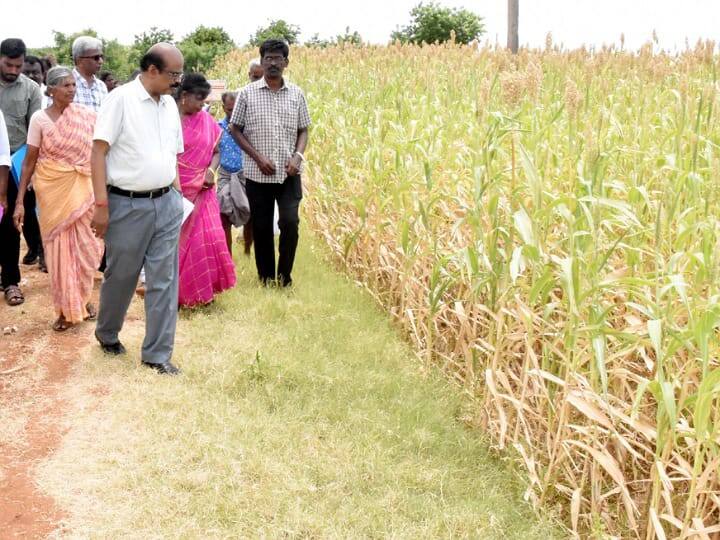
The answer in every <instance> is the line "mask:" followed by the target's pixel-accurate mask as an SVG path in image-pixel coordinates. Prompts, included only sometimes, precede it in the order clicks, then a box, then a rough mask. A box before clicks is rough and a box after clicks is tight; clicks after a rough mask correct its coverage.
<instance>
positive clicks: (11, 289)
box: [5, 285, 25, 306]
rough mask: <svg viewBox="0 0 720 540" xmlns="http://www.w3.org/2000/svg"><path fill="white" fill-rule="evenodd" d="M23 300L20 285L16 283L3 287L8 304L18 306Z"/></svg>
mask: <svg viewBox="0 0 720 540" xmlns="http://www.w3.org/2000/svg"><path fill="white" fill-rule="evenodd" d="M24 301H25V297H24V296H23V293H22V291H21V290H20V287H18V286H17V285H8V286H7V287H5V302H7V305H8V306H19V305H20V304H22V303H23V302H24Z"/></svg>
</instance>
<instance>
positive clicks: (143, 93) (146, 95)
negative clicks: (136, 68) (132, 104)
mask: <svg viewBox="0 0 720 540" xmlns="http://www.w3.org/2000/svg"><path fill="white" fill-rule="evenodd" d="M141 77H142V74H140V75H138V76H137V77H135V79H134V80H133V81H132V82H131V83H130V84H133V85H135V86H134V87H133V89H134V90H135V94H136V95H137V97H138V99H139V100H140V101H146V100H148V99H149V100H150V101H152V102H153V103H155V100H154V99H153V97H152V96H151V95H150V92H148V91H147V90H146V89H145V87H144V86H143V83H142V81H141V80H140V78H141ZM167 97H169V96H160V99H159V100H158V101H157V104H158V105H166V99H165V98H167Z"/></svg>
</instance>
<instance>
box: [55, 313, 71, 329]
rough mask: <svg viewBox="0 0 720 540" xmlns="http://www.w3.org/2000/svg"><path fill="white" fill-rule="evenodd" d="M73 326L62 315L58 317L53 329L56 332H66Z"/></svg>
mask: <svg viewBox="0 0 720 540" xmlns="http://www.w3.org/2000/svg"><path fill="white" fill-rule="evenodd" d="M71 326H72V324H70V323H69V322H67V321H66V320H65V317H64V316H63V315H60V316H59V317H58V319H57V321H55V323H54V324H53V326H52V329H53V330H55V331H56V332H64V331H65V330H67V329H68V328H70V327H71Z"/></svg>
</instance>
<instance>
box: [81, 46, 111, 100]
mask: <svg viewBox="0 0 720 540" xmlns="http://www.w3.org/2000/svg"><path fill="white" fill-rule="evenodd" d="M72 57H73V62H74V63H75V69H73V76H74V77H75V84H76V85H77V89H76V91H75V103H79V104H80V105H85V106H86V107H89V108H91V109H92V110H94V111H95V112H97V111H99V110H100V105H102V102H103V101H104V100H105V98H106V97H107V94H108V91H107V87H106V86H105V83H104V82H102V81H101V80H100V79H99V78H98V77H97V76H96V75H97V73H98V72H99V71H100V69H101V68H102V66H103V63H104V62H105V57H104V55H103V44H102V41H100V40H99V39H98V38H96V37H92V36H80V37H79V38H77V39H76V40H75V41H73V44H72Z"/></svg>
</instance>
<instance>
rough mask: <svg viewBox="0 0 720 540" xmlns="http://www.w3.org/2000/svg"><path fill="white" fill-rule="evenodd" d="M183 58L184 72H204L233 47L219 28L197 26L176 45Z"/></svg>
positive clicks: (233, 44) (228, 38)
mask: <svg viewBox="0 0 720 540" xmlns="http://www.w3.org/2000/svg"><path fill="white" fill-rule="evenodd" d="M178 47H179V48H180V50H181V51H182V53H183V56H184V57H185V70H186V71H199V72H205V71H207V70H209V69H210V68H211V67H212V65H213V63H214V62H215V59H216V58H217V57H218V56H222V55H224V54H226V53H227V52H229V51H230V50H231V49H233V48H234V47H235V43H233V40H232V39H230V36H229V35H228V33H227V32H225V30H223V29H222V28H220V27H207V26H198V27H197V28H196V29H195V30H194V31H193V32H191V33H190V34H188V35H187V36H185V37H184V38H183V40H182V41H181V42H180V43H178Z"/></svg>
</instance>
